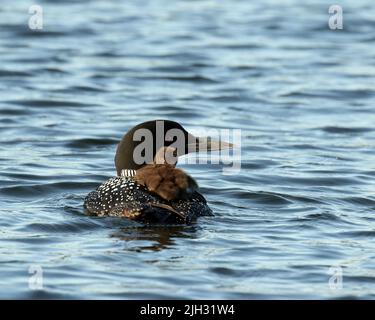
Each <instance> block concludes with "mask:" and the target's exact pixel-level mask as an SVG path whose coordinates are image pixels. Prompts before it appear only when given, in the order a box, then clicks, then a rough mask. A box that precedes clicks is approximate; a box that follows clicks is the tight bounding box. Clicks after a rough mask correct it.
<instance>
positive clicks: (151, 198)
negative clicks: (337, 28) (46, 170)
mask: <svg viewBox="0 0 375 320" xmlns="http://www.w3.org/2000/svg"><path fill="white" fill-rule="evenodd" d="M142 138H143V139H142ZM232 147H233V145H232V144H230V143H226V142H223V141H221V142H219V141H214V140H212V139H207V138H198V137H195V136H193V135H192V134H190V133H188V132H187V131H186V130H185V129H184V128H183V127H182V126H181V125H180V124H179V123H177V122H174V121H169V120H154V121H147V122H144V123H141V124H139V125H137V126H135V127H134V128H132V129H131V130H130V131H128V132H127V133H126V134H125V135H124V137H123V138H122V140H121V142H120V143H119V145H118V146H117V151H116V156H115V165H116V171H117V177H114V178H110V179H109V180H107V181H106V182H104V183H103V184H102V185H100V186H99V187H98V188H97V189H96V190H95V191H93V192H90V193H89V194H88V195H87V197H86V198H85V201H84V207H85V209H86V211H87V212H88V213H89V214H91V215H96V216H117V217H126V218H128V219H131V220H135V221H138V222H142V223H172V224H187V223H190V222H192V221H194V220H195V219H196V218H197V217H199V216H212V215H213V213H212V210H211V209H210V208H209V206H208V205H207V202H206V199H205V198H204V197H203V196H202V195H201V194H200V193H199V192H198V185H197V183H196V181H195V180H194V179H193V178H192V177H190V176H189V175H188V174H186V173H185V172H184V171H183V170H181V169H178V168H176V164H177V158H178V157H179V156H182V155H184V154H187V153H191V152H198V151H202V150H204V151H214V150H222V149H228V148H232ZM140 151H141V152H140ZM147 155H148V157H147Z"/></svg>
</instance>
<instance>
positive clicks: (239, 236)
mask: <svg viewBox="0 0 375 320" xmlns="http://www.w3.org/2000/svg"><path fill="white" fill-rule="evenodd" d="M309 3H310V2H309ZM309 3H305V2H301V1H298V0H289V1H282V2H281V1H276V0H268V1H247V0H246V1H245V0H242V1H210V0H207V1H204V0H203V1H165V0H156V1H144V0H133V1H120V0H118V1H99V0H96V1H94V0H92V1H88V0H87V1H83V0H82V1H52V0H50V1H46V0H44V1H42V0H40V1H38V4H40V5H42V6H43V17H44V21H43V22H44V24H43V30H30V29H29V28H28V19H29V17H30V16H31V15H30V14H29V13H28V9H29V6H30V5H31V4H34V3H33V2H32V1H26V0H17V1H13V2H8V3H6V4H3V3H2V4H1V6H0V59H1V64H0V90H1V96H0V203H1V206H0V298H22V299H32V298H50V299H60V298H72V299H82V298H95V299H96V298H98V299H99V298H100V299H112V298H114V299H146V298H157V299H159V298H160V299H167V298H193V299H198V298H202V299H284V298H296V299H313V298H318V299H335V298H361V299H366V298H370V299H371V298H372V299H373V298H375V241H374V238H375V183H374V179H375V161H374V160H375V148H374V147H375V129H374V124H375V112H374V108H375V86H374V84H375V81H374V77H375V45H374V42H375V32H374V31H375V11H374V6H373V1H371V0H366V1H364V0H357V1H355V2H353V1H342V2H341V4H342V5H343V8H344V29H343V30H331V29H329V27H328V18H329V14H328V7H329V4H327V2H326V1H314V4H311V3H310V4H309ZM163 118H164V119H171V120H175V121H178V122H180V123H181V124H183V125H184V126H185V127H186V128H188V129H189V130H192V131H194V130H200V129H202V128H206V129H210V128H218V129H221V128H228V129H241V130H242V167H241V171H240V172H239V173H238V174H236V175H223V174H222V170H221V166H218V165H182V166H181V167H182V168H183V169H185V170H186V171H188V172H189V173H190V174H191V175H192V176H193V177H195V178H196V180H197V181H198V183H199V184H200V187H201V192H202V194H204V195H205V197H206V198H207V200H208V202H209V204H210V206H211V208H212V209H213V210H214V212H215V217H204V218H200V219H199V220H198V221H197V223H195V224H193V225H190V226H171V227H167V226H142V225H137V224H134V223H131V222H129V221H126V220H124V219H115V218H97V217H89V216H86V215H85V213H84V211H83V207H82V204H83V199H84V197H85V195H86V194H87V193H88V192H89V191H92V190H93V189H95V188H96V187H97V186H98V185H99V184H100V183H102V182H103V181H105V180H106V179H108V178H109V177H111V176H114V175H115V170H114V164H113V157H114V153H115V149H116V144H117V143H118V141H119V139H121V137H122V135H123V134H124V132H126V131H127V130H128V129H129V128H130V127H132V126H133V125H135V124H137V123H140V122H143V121H146V120H150V119H163ZM34 270H39V271H42V273H43V278H42V279H43V287H42V288H41V287H39V289H38V287H35V286H33V281H34V280H35V278H33V277H34V276H35V275H33V272H34ZM29 271H30V272H31V273H29ZM38 275H40V273H38ZM30 277H31V278H30ZM33 279H34V280H33ZM38 279H40V278H38ZM341 280H342V281H341ZM38 283H39V284H40V282H38ZM34 284H35V283H34Z"/></svg>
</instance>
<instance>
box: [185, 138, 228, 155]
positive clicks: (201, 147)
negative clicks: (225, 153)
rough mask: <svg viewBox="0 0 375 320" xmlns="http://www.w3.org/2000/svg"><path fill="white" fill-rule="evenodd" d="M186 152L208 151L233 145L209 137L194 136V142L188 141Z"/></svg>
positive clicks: (225, 148) (224, 148)
mask: <svg viewBox="0 0 375 320" xmlns="http://www.w3.org/2000/svg"><path fill="white" fill-rule="evenodd" d="M187 147H188V149H187V150H188V153H192V152H208V151H219V150H228V149H233V148H234V147H235V146H234V144H233V143H229V142H225V141H221V140H214V139H212V138H211V137H196V138H195V142H193V143H188V144H187Z"/></svg>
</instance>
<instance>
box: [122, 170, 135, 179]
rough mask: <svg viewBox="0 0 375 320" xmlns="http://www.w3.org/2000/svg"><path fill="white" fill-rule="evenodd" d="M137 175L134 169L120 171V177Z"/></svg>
mask: <svg viewBox="0 0 375 320" xmlns="http://www.w3.org/2000/svg"><path fill="white" fill-rule="evenodd" d="M136 174H137V170H134V169H122V170H121V173H120V176H121V177H134V176H135V175H136Z"/></svg>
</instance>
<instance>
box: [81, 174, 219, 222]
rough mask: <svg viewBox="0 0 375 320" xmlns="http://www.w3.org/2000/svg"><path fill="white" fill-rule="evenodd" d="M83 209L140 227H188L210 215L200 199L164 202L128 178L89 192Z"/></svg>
mask: <svg viewBox="0 0 375 320" xmlns="http://www.w3.org/2000/svg"><path fill="white" fill-rule="evenodd" d="M84 206H85V208H86V210H87V211H88V213H89V214H92V215H97V216H117V217H126V218H128V219H131V220H135V221H139V222H143V223H169V224H181V223H190V222H192V221H193V220H195V219H196V218H197V217H199V216H204V215H213V214H212V211H211V209H210V208H209V207H208V205H207V203H206V200H205V199H204V197H203V196H202V195H201V194H199V193H198V192H196V191H195V192H194V193H193V195H192V196H190V197H189V198H188V199H181V200H174V201H166V200H164V199H162V198H161V197H159V196H158V195H156V194H152V193H150V192H149V190H147V188H145V187H143V186H141V185H139V184H138V183H137V182H135V181H134V180H133V179H131V178H126V179H124V178H121V177H116V178H112V179H109V180H108V181H107V182H105V183H103V184H102V185H101V186H99V187H98V188H97V189H96V190H95V191H93V192H90V193H89V194H88V196H87V197H86V199H85V203H84Z"/></svg>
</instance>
